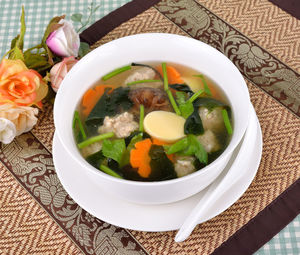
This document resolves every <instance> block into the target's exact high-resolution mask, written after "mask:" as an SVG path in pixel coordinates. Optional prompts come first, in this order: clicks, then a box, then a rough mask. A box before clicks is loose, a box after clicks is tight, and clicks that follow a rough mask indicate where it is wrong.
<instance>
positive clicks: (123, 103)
mask: <svg viewBox="0 0 300 255" xmlns="http://www.w3.org/2000/svg"><path fill="white" fill-rule="evenodd" d="M129 90H130V88H123V87H119V88H117V89H115V90H114V91H113V92H112V93H110V94H108V92H109V91H110V89H108V90H106V91H105V92H104V94H103V95H102V97H101V98H100V99H99V101H98V102H97V104H96V105H95V107H94V108H93V109H92V111H91V113H90V114H89V116H88V117H87V118H86V121H85V124H86V127H87V129H88V131H89V132H90V133H95V132H96V131H97V128H98V127H99V126H101V125H102V124H103V121H104V118H105V116H114V115H116V114H118V113H120V112H122V111H126V110H128V109H130V108H131V107H132V105H133V103H132V101H131V100H130V99H129V97H128V93H129Z"/></svg>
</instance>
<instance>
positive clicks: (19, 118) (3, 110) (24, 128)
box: [0, 104, 38, 135]
mask: <svg viewBox="0 0 300 255" xmlns="http://www.w3.org/2000/svg"><path fill="white" fill-rule="evenodd" d="M37 114H38V109H37V108H33V107H29V106H15V105H12V104H2V105H0V118H5V119H7V120H10V121H11V122H13V124H14V125H15V128H16V135H20V134H22V133H25V132H28V131H29V130H31V129H32V128H33V126H34V125H35V124H36V122H37V117H36V115H37Z"/></svg>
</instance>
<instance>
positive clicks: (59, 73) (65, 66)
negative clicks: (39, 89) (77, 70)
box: [50, 56, 78, 92]
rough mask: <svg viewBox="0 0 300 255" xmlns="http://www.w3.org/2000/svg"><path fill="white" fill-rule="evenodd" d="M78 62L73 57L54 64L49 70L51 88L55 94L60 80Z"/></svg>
mask: <svg viewBox="0 0 300 255" xmlns="http://www.w3.org/2000/svg"><path fill="white" fill-rule="evenodd" d="M77 62H78V60H77V59H75V58H74V57H73V56H71V57H68V58H64V59H63V61H61V62H59V63H57V64H55V65H54V66H53V67H52V68H51V70H50V80H51V86H52V88H53V90H54V91H55V92H57V90H58V89H59V86H60V84H61V82H62V80H63V79H64V78H65V76H66V75H67V73H68V72H69V71H70V70H71V68H72V67H73V66H74V65H75V64H76V63H77Z"/></svg>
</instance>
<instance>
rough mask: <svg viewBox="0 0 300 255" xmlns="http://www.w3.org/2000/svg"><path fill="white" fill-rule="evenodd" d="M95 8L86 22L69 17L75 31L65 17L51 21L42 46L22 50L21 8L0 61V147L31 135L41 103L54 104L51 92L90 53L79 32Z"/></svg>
mask: <svg viewBox="0 0 300 255" xmlns="http://www.w3.org/2000/svg"><path fill="white" fill-rule="evenodd" d="M98 8H99V6H94V4H93V3H91V5H90V7H89V12H90V14H89V16H88V18H87V19H86V20H85V21H84V20H83V19H82V17H83V15H82V14H80V13H76V14H73V15H72V16H71V20H72V21H73V22H77V23H80V28H79V29H78V30H77V31H76V30H75V28H74V26H73V23H72V22H71V21H69V20H67V19H66V17H65V15H62V16H57V17H54V18H52V19H51V20H50V22H49V24H48V26H47V27H46V29H45V32H44V35H43V37H42V39H41V42H40V43H39V44H38V45H35V46H33V47H31V48H29V49H27V50H24V49H23V45H24V35H25V32H26V25H25V10H24V6H23V7H22V13H21V18H20V22H21V28H20V33H19V34H18V35H17V36H16V37H15V38H14V39H13V40H12V42H11V48H10V49H9V50H8V52H7V53H6V54H5V55H4V56H3V58H2V60H1V61H0V143H4V144H8V143H10V142H11V141H12V140H13V139H14V137H15V136H18V135H20V134H22V133H25V132H28V131H30V130H31V129H32V128H33V127H34V125H35V124H36V123H37V115H38V112H39V110H42V109H43V101H45V100H48V101H49V102H53V97H54V96H55V93H53V92H52V91H54V92H57V90H58V89H59V87H60V85H61V82H62V80H63V79H64V77H65V76H66V74H67V73H68V72H69V71H70V69H71V68H72V67H73V66H74V65H75V64H76V63H77V61H78V60H79V59H80V58H81V57H83V56H84V55H85V54H87V53H88V52H89V45H88V44H87V43H84V42H80V39H79V31H81V30H82V29H84V28H85V27H86V26H87V25H89V23H90V21H91V17H92V15H93V14H94V13H95V11H96V10H97V9H98Z"/></svg>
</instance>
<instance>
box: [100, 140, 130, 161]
mask: <svg viewBox="0 0 300 255" xmlns="http://www.w3.org/2000/svg"><path fill="white" fill-rule="evenodd" d="M125 149H126V146H125V140H124V139H116V140H108V139H105V140H103V143H102V153H103V155H104V156H105V157H107V158H112V159H113V160H115V161H117V162H118V164H119V165H120V163H121V160H122V157H123V155H124V152H125Z"/></svg>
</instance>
